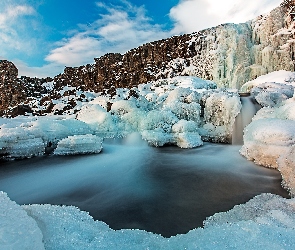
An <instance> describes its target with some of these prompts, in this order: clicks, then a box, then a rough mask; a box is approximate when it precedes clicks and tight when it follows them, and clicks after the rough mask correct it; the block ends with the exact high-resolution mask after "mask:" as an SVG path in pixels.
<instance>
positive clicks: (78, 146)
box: [54, 134, 102, 155]
mask: <svg viewBox="0 0 295 250" xmlns="http://www.w3.org/2000/svg"><path fill="white" fill-rule="evenodd" d="M101 149H102V139H101V138H100V137H98V136H96V135H91V134H87V135H73V136H68V137H67V138H65V139H62V140H61V141H59V142H58V144H57V148H56V149H55V150H54V154H55V155H75V154H94V153H99V152H100V151H101Z"/></svg>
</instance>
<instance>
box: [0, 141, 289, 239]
mask: <svg viewBox="0 0 295 250" xmlns="http://www.w3.org/2000/svg"><path fill="white" fill-rule="evenodd" d="M126 144H127V145H126ZM238 150H239V146H232V145H221V144H209V143H208V144H205V145H204V146H203V147H200V148H196V149H189V150H187V149H186V150H183V149H180V148H177V147H164V148H153V147H148V146H147V145H145V144H144V143H143V142H141V143H138V141H136V142H134V141H132V140H131V142H128V141H127V142H124V141H121V142H118V141H116V142H111V141H109V142H108V143H104V150H103V152H102V153H100V154H98V155H88V156H71V157H69V156H58V157H57V156H48V157H38V158H33V159H28V160H22V161H14V162H6V163H3V162H2V163H0V190H2V191H5V192H7V193H8V195H9V196H10V198H11V199H12V200H15V201H16V202H17V203H19V204H32V203H50V204H64V205H74V206H77V207H79V208H80V209H82V210H86V211H88V212H89V213H90V214H91V215H92V216H93V217H94V218H95V219H98V220H102V221H104V222H106V223H107V224H109V225H110V227H111V228H113V229H122V228H138V229H144V230H147V231H151V232H155V233H158V234H162V235H163V236H165V237H169V236H171V235H176V234H180V233H186V232H188V231H189V230H190V229H193V228H196V227H200V226H202V222H203V220H204V219H205V218H206V217H208V216H210V215H213V214H214V213H216V212H221V211H227V210H229V209H231V208H232V207H233V206H234V205H237V204H240V203H244V202H246V201H248V200H249V199H250V198H252V197H253V196H255V195H257V194H260V193H264V192H269V193H275V194H279V195H282V196H284V197H288V194H287V192H286V191H285V190H283V189H282V188H281V186H280V182H281V176H280V174H279V172H278V171H275V170H271V169H266V168H263V167H258V166H256V165H254V164H253V163H252V162H249V161H247V160H245V159H244V158H243V157H241V156H240V155H239V154H238Z"/></svg>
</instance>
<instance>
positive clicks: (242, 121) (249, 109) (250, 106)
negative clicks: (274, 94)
mask: <svg viewBox="0 0 295 250" xmlns="http://www.w3.org/2000/svg"><path fill="white" fill-rule="evenodd" d="M240 98H241V103H242V108H241V112H240V113H239V114H238V116H237V117H236V121H235V124H234V128H233V134H232V144H234V145H242V144H243V132H244V128H245V127H246V126H247V125H248V124H249V123H250V122H251V121H252V117H253V116H254V115H255V114H256V112H257V111H258V110H259V109H260V105H259V104H257V103H256V102H255V100H254V99H253V97H252V96H250V94H245V93H241V94H240Z"/></svg>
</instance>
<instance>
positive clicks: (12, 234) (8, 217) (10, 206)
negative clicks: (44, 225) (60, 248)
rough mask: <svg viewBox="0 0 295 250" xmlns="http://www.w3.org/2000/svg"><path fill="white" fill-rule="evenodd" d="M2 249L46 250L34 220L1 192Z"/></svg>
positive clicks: (0, 245) (0, 226)
mask: <svg viewBox="0 0 295 250" xmlns="http://www.w3.org/2000/svg"><path fill="white" fill-rule="evenodd" d="M0 232H1V233H0V249H3V250H4V249H12V250H18V249H36V250H39V249H40V250H41V249H45V248H44V245H43V235H42V232H41V230H40V228H39V227H38V226H37V223H36V221H35V220H34V219H32V218H31V217H30V216H28V215H27V213H26V211H25V210H24V209H22V208H21V207H20V206H19V205H17V204H16V203H15V202H14V201H11V200H10V199H9V198H8V196H7V195H6V193H4V192H2V191H0Z"/></svg>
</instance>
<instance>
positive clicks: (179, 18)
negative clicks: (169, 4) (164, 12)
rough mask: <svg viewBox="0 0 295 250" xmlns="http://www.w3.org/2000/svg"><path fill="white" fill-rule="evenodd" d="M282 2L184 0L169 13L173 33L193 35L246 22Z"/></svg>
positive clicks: (277, 0)
mask: <svg viewBox="0 0 295 250" xmlns="http://www.w3.org/2000/svg"><path fill="white" fill-rule="evenodd" d="M281 2H282V1H281V0H259V1H257V0H248V1H247V2H245V1H244V0H223V1H216V0H182V1H180V3H179V4H177V5H176V6H174V7H173V8H172V9H171V10H170V13H169V16H170V18H171V19H172V20H173V21H174V23H175V24H174V29H173V31H172V32H173V33H175V34H179V33H191V32H195V31H199V30H202V29H205V28H210V27H213V26H217V25H219V24H222V23H230V22H234V23H239V22H246V21H248V20H250V19H252V18H254V17H256V16H258V15H260V14H264V13H267V12H269V11H270V10H272V9H274V8H275V7H277V6H279V4H280V3H281Z"/></svg>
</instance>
